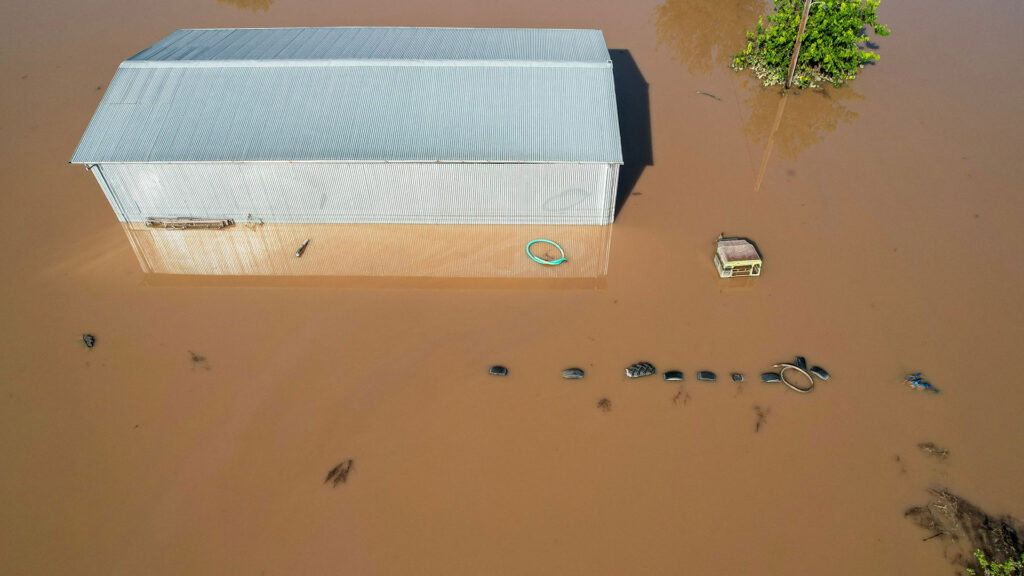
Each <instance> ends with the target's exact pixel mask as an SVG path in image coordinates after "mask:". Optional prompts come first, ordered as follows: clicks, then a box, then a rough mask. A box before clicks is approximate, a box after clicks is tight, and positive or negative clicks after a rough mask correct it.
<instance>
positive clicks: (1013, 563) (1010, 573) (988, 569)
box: [967, 550, 1024, 576]
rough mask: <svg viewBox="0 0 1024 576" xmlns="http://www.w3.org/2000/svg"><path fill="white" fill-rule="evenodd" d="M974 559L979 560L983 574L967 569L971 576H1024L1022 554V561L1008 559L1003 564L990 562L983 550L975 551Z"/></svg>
mask: <svg viewBox="0 0 1024 576" xmlns="http://www.w3.org/2000/svg"><path fill="white" fill-rule="evenodd" d="M974 557H975V558H977V560H978V564H979V565H980V566H981V569H982V570H983V572H981V574H979V573H978V572H977V571H976V570H974V569H972V568H968V569H967V573H968V574H971V576H1022V575H1024V554H1021V556H1020V560H1014V559H1013V558H1010V559H1008V560H1007V561H1006V562H1003V563H1002V564H1000V563H998V562H992V561H990V560H989V559H988V558H987V557H986V556H985V553H984V552H982V551H981V550H975V551H974Z"/></svg>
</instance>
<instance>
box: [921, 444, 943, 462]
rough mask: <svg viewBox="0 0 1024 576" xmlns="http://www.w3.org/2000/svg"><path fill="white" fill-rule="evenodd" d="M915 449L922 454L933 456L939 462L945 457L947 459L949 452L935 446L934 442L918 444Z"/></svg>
mask: <svg viewBox="0 0 1024 576" xmlns="http://www.w3.org/2000/svg"><path fill="white" fill-rule="evenodd" d="M917 447H918V448H920V449H921V451H922V452H924V453H925V454H927V455H929V456H935V457H936V458H938V459H939V460H945V459H946V458H947V457H949V450H946V449H945V448H942V447H941V446H936V445H935V443H934V442H922V443H920V444H918V445H917Z"/></svg>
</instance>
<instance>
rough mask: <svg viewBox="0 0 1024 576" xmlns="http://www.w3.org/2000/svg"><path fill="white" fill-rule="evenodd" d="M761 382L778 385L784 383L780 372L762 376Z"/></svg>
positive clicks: (766, 373) (767, 373)
mask: <svg viewBox="0 0 1024 576" xmlns="http://www.w3.org/2000/svg"><path fill="white" fill-rule="evenodd" d="M761 382H764V383H765V384H778V383H781V382H782V375H781V374H779V373H778V372H765V373H764V374H761Z"/></svg>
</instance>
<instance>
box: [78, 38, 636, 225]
mask: <svg viewBox="0 0 1024 576" xmlns="http://www.w3.org/2000/svg"><path fill="white" fill-rule="evenodd" d="M71 162H72V163H75V164H83V165H85V166H86V167H87V168H88V169H89V170H91V171H92V173H93V174H94V175H95V177H96V180H97V181H98V182H99V184H100V187H101V188H102V189H103V192H104V193H105V194H106V196H107V199H108V200H109V201H110V204H111V206H112V207H113V208H114V211H115V212H116V213H117V217H118V219H119V220H121V221H122V222H143V221H145V220H146V219H147V218H179V217H187V218H232V219H236V220H239V219H246V218H255V219H259V220H262V221H264V222H268V223H273V222H317V223H320V222H323V223H354V222H373V223H424V224H434V223H458V224H476V223H480V224H484V223H486V224H609V223H611V221H612V219H613V217H614V210H615V195H616V186H617V179H618V173H619V167H620V165H621V164H622V148H621V143H620V140H619V125H618V120H617V114H616V102H615V85H614V81H613V78H612V64H611V59H610V57H609V53H608V49H607V46H606V45H605V41H604V36H603V34H602V33H601V31H599V30H522V29H448V28H280V29H215V30H178V31H177V32H174V33H173V34H171V35H170V36H167V37H166V38H164V39H163V40H161V41H159V42H157V43H156V44H154V45H153V46H151V47H149V48H147V49H145V50H143V51H142V52H140V53H139V54H137V55H135V56H133V57H131V58H129V59H128V60H127V61H125V62H123V63H122V64H121V65H120V66H119V67H118V69H117V73H116V74H115V75H114V79H113V80H112V81H111V83H110V86H109V88H108V89H107V91H106V94H105V95H104V97H103V100H102V101H101V103H100V105H99V108H98V109H97V111H96V114H95V115H94V116H93V118H92V121H91V122H90V123H89V126H88V128H87V129H86V131H85V135H84V136H83V137H82V141H81V142H80V143H79V145H78V148H77V149H76V150H75V152H74V155H73V157H72V159H71Z"/></svg>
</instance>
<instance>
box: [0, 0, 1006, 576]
mask: <svg viewBox="0 0 1024 576" xmlns="http://www.w3.org/2000/svg"><path fill="white" fill-rule="evenodd" d="M761 9H762V6H761V4H760V2H752V1H747V0H727V1H726V0H722V1H718V0H689V1H687V0H668V1H666V2H661V1H659V0H655V1H651V2H633V3H618V4H612V3H597V4H594V3H583V2H573V1H569V2H546V1H545V2H535V1H532V0H525V1H522V2H516V3H469V2H461V1H455V2H452V1H445V2H432V1H419V2H415V3H411V4H409V5H404V4H394V3H386V2H369V1H367V2H326V1H321V2H298V1H297V0H295V1H292V0H276V1H274V2H271V1H270V0H255V1H245V0H203V1H198V0H196V1H185V2H161V3H154V2H127V3H126V2H97V1H93V0H86V1H83V2H75V3H62V4H55V3H49V2H33V3H28V2H19V3H8V4H6V5H5V6H4V8H3V10H2V13H3V15H4V17H3V18H0V31H2V33H0V79H2V82H0V111H2V114H0V162H2V166H3V170H2V172H0V184H2V189H3V194H4V210H3V211H2V215H0V219H2V222H0V224H2V225H0V239H2V245H4V246H6V249H5V250H4V251H3V252H2V253H0V269H2V270H3V271H4V273H3V284H2V286H3V288H2V290H3V294H2V298H0V314H2V317H3V319H4V324H3V326H4V330H3V331H2V332H0V354H2V362H0V386H2V392H3V396H2V399H0V422H2V423H3V434H2V435H0V455H2V457H3V461H4V472H5V473H4V474H3V475H0V495H2V499H3V500H2V502H0V504H2V508H3V510H4V513H3V520H2V522H0V572H2V573H6V574H57V573H60V574H64V573H82V574H322V573H338V574H427V573H429V574H524V573H530V574H629V573H643V574H680V573H683V574H768V575H782V574H786V575H803V574H808V575H809V574H822V573H827V574H850V575H853V574H857V575H860V574H867V573H872V574H875V573H881V574H944V573H953V571H954V569H953V567H952V566H951V565H950V564H949V563H948V561H947V560H946V559H945V558H944V557H943V554H944V551H945V550H946V547H947V543H945V542H943V541H942V539H941V538H938V539H934V540H931V541H928V542H922V541H921V540H922V538H923V537H926V536H927V534H923V533H922V531H921V530H920V529H919V528H917V527H915V526H914V525H913V524H912V523H910V522H909V521H907V520H905V519H904V518H903V512H904V510H905V509H906V508H907V507H908V506H911V505H916V504H923V503H924V502H925V501H926V500H927V497H928V495H927V493H926V491H925V490H926V489H927V488H928V487H930V486H939V485H941V486H947V487H949V488H950V489H952V490H953V491H955V492H957V493H960V494H962V495H964V496H965V497H967V498H969V499H971V500H972V501H973V502H975V503H976V504H978V505H979V506H981V507H982V508H984V509H986V510H990V511H992V512H995V513H1009V514H1013V515H1015V516H1017V517H1024V498H1022V497H1021V496H1022V495H1024V491H1022V489H1021V484H1020V478H1021V477H1022V476H1024V460H1022V458H1021V456H1020V453H1021V450H1020V447H1021V445H1022V443H1024V426H1022V425H1021V422H1022V419H1021V411H1022V408H1024V386H1022V385H1021V382H1020V381H1019V379H1018V378H1017V374H1018V373H1019V370H1018V369H1017V367H1016V361H1017V359H1018V356H1017V354H1018V353H1019V350H1020V347H1021V343H1022V340H1024V311H1022V310H1024V309H1022V307H1021V306H1020V296H1021V293H1022V287H1024V255H1022V254H1024V253H1022V251H1021V250H1020V246H1021V245H1022V244H1024V227H1022V226H1021V225H1020V220H1021V215H1022V214H1024V197H1022V195H1021V194H1020V189H1021V182H1022V181H1024V178H1022V176H1024V168H1022V163H1021V161H1020V150H1021V149H1022V145H1024V136H1022V134H1024V115H1022V114H1021V112H1020V103H1021V102H1024V79H1022V77H1021V75H1020V74H1019V72H1020V71H1021V69H1022V66H1021V65H1022V56H1021V54H1024V35H1022V32H1021V30H1022V25H1024V9H1022V5H1021V4H1020V3H1019V2H1017V1H1016V0H992V1H989V2H985V3H983V4H982V5H972V4H970V3H963V2H952V1H949V0H940V1H938V2H927V3H926V2H895V1H892V0H886V2H884V3H883V6H882V8H881V16H882V18H881V19H882V21H883V22H884V23H886V24H889V25H890V26H891V27H892V29H893V34H892V36H890V37H888V38H884V39H880V40H879V44H880V48H879V53H880V54H881V56H882V59H881V60H880V61H879V63H878V64H877V65H875V66H869V67H867V68H866V69H865V70H864V71H863V73H862V75H861V77H860V78H858V79H857V80H856V81H855V82H854V83H853V85H852V86H850V87H848V88H843V89H840V90H837V89H828V90H827V91H825V93H824V94H818V93H813V92H804V93H802V94H800V95H798V96H797V95H790V96H788V97H786V99H785V101H784V102H785V103H784V104H783V100H782V97H781V96H780V95H779V93H778V91H776V90H762V89H760V88H759V87H758V86H757V85H756V83H755V82H754V81H752V80H751V79H750V78H749V77H748V76H746V75H745V74H736V73H733V72H731V71H729V70H728V69H727V67H726V66H727V63H728V56H729V54H730V53H731V52H732V51H734V50H735V49H737V48H738V47H739V46H740V44H741V42H742V30H743V28H744V27H745V26H748V25H751V24H752V23H753V20H754V19H756V14H758V13H759V11H760V10H761ZM307 25H403V26H406V25H407V26H416V25H430V26H502V27H574V28H601V29H603V30H604V32H605V36H606V39H607V41H608V45H609V47H610V48H612V49H616V50H626V51H628V52H629V55H630V56H631V58H632V59H633V61H635V63H636V66H637V68H638V69H639V71H640V73H642V75H643V77H644V79H645V80H646V82H647V84H648V94H649V103H650V116H651V130H650V134H651V137H652V143H653V148H652V150H653V165H652V166H649V167H647V168H646V169H645V170H644V171H643V173H642V174H641V175H640V177H639V180H638V181H637V182H636V186H635V188H634V194H633V195H632V196H631V197H630V198H629V199H628V201H627V202H626V203H625V204H624V206H623V207H622V210H621V212H620V214H619V217H618V219H617V221H616V223H615V224H614V227H613V230H614V235H613V236H614V238H613V241H611V242H610V244H609V245H608V250H610V253H609V254H608V258H607V269H606V273H605V274H603V275H600V276H601V279H600V281H599V282H596V283H594V284H592V285H589V284H588V285H585V286H584V287H583V288H582V289H581V288H580V286H579V285H578V284H573V285H571V286H569V287H568V288H567V287H566V286H565V285H563V284H559V283H552V284H543V283H542V284H537V283H536V282H529V281H528V279H524V280H522V284H519V283H517V282H519V281H517V280H511V281H509V280H508V279H504V280H502V281H501V282H498V283H487V282H484V283H483V284H481V283H480V282H479V281H467V280H465V279H460V278H448V279H443V278H442V279H437V278H423V279H417V278H403V279H378V280H375V281H371V282H366V281H360V282H355V281H347V280H345V279H344V278H335V279H316V278H312V279H304V280H301V281H299V280H296V281H294V282H292V281H286V280H280V279H277V280H274V281H268V279H267V278H257V279H252V280H249V281H246V280H239V281H232V282H225V283H217V282H210V281H208V280H204V279H203V278H197V277H190V276H170V277H168V276H163V277H162V276H161V275H159V274H156V275H154V274H146V273H144V272H143V268H142V267H141V266H140V263H139V260H138V259H137V258H136V255H135V253H134V252H133V249H132V245H131V242H129V240H128V238H127V237H126V234H125V231H124V230H123V229H122V227H121V226H120V225H119V224H118V222H117V220H116V219H115V217H114V213H113V211H112V210H111V209H110V207H109V205H108V204H107V202H106V200H105V198H104V196H103V194H102V193H101V191H100V189H99V188H98V186H97V185H96V182H95V181H94V180H93V178H92V177H91V176H90V175H89V174H88V173H87V172H86V171H85V170H83V169H81V167H77V166H75V167H72V166H68V165H67V164H66V162H67V160H68V158H69V157H70V155H71V152H72V150H73V149H74V147H75V145H76V143H77V141H78V139H79V138H80V136H81V134H82V132H83V130H84V128H85V126H86V124H87V123H88V121H89V118H90V117H91V115H92V113H93V111H94V110H95V107H96V105H97V103H98V102H99V99H100V97H101V96H102V94H103V89H104V87H105V86H106V83H107V82H109V80H110V78H111V77H112V75H113V73H114V70H115V68H116V66H117V64H118V63H119V62H120V61H121V60H123V59H125V58H127V57H128V56H130V55H132V54H134V53H136V52H138V51H139V50H141V49H142V48H144V47H146V46H148V45H149V44H151V43H153V42H155V41H156V40H158V39H159V38H161V37H163V36H164V35H166V34H168V33H169V32H171V31H172V30H174V29H176V28H185V27H258V26H307ZM697 91H702V92H706V93H710V94H714V95H715V96H716V97H717V98H719V99H720V100H717V99H714V98H711V97H708V96H706V95H703V94H698V93H697ZM780 109H781V110H782V112H781V113H780ZM623 129H624V131H625V130H627V129H631V128H629V127H624V128H623ZM641 132H643V131H642V130H641ZM720 232H726V233H727V234H736V235H743V236H749V237H751V238H753V239H755V240H756V241H757V242H758V244H759V246H760V247H761V248H762V250H763V252H764V254H765V266H764V274H763V276H762V277H760V278H758V279H756V280H751V281H739V282H726V281H721V280H719V279H718V278H717V277H716V275H715V273H714V268H713V266H712V263H711V256H712V250H713V248H712V246H713V241H714V239H715V237H716V236H718V234H719V233H720ZM83 332H90V333H93V334H95V335H96V338H97V343H96V346H95V348H93V349H92V350H88V349H86V347H85V346H84V345H83V344H82V342H81V340H80V338H81V334H82V333H83ZM795 354H803V355H806V356H807V357H808V360H809V361H810V362H811V363H812V364H820V365H822V366H825V367H826V368H828V370H829V371H830V372H831V373H832V375H833V378H832V379H831V380H830V381H829V382H827V383H824V384H820V385H819V386H818V387H817V389H815V391H814V392H813V393H811V394H809V395H798V394H795V393H793V392H790V391H787V390H786V389H784V388H781V387H779V386H777V385H773V386H769V385H763V384H761V383H760V382H759V381H756V380H757V374H758V373H760V372H762V371H764V370H766V369H768V368H769V367H770V366H771V364H772V363H774V362H778V361H783V360H788V359H790V358H792V357H793V355H795ZM196 357H202V358H203V359H202V360H195V358H196ZM638 360H649V361H650V362H652V363H654V364H655V365H656V366H658V368H659V369H660V370H666V369H672V368H677V369H681V370H684V371H685V372H686V375H687V380H686V382H684V383H683V385H682V387H680V386H677V385H672V384H669V383H666V382H663V381H661V380H660V379H655V378H649V379H646V380H640V381H635V382H627V381H626V380H625V378H624V376H623V375H622V370H623V367H624V366H626V365H627V364H630V363H632V362H636V361H638ZM496 363H500V364H503V365H506V366H508V367H509V370H510V374H509V376H508V377H507V378H505V379H498V378H495V377H490V376H488V375H487V368H488V366H490V365H491V364H496ZM571 366H578V367H580V368H583V369H585V370H587V378H586V379H584V380H582V381H563V380H562V379H561V377H560V373H561V370H562V369H563V368H567V367H571ZM702 369H707V370H715V371H717V372H718V374H719V382H718V383H717V384H708V383H701V382H696V381H694V380H693V376H694V373H695V371H696V370H702ZM914 370H924V371H925V372H926V373H927V375H928V377H929V379H930V380H931V381H932V382H933V383H934V384H935V385H936V386H938V387H939V388H940V389H941V390H942V393H941V394H940V395H938V396H934V395H929V394H925V393H921V392H912V391H909V390H908V389H907V388H906V387H905V386H902V385H900V383H899V382H900V380H901V379H902V377H903V375H904V374H905V373H907V372H908V371H914ZM733 371H736V372H745V373H746V374H747V383H746V384H744V385H743V386H742V387H739V386H736V385H735V384H733V383H731V382H725V381H723V377H725V380H727V379H728V378H727V375H728V373H729V372H733ZM602 398H607V399H609V400H610V402H611V409H610V410H609V411H603V410H601V409H598V408H597V403H598V401H599V400H600V399H602ZM755 407H758V408H760V409H761V410H762V411H767V416H766V419H765V422H764V423H763V425H762V426H761V428H760V430H759V431H758V432H756V433H755V424H756V421H757V416H756V413H755ZM924 441H933V442H935V443H936V444H939V445H941V446H943V447H945V448H948V449H949V450H950V457H949V458H948V459H946V460H944V461H939V460H936V459H934V458H929V457H928V456H926V455H925V454H922V453H920V452H919V451H918V450H917V448H916V445H917V443H919V442H924ZM897 457H898V459H897ZM349 458H351V459H353V461H354V464H353V467H352V470H351V472H350V474H349V476H348V479H347V482H345V483H343V484H340V485H338V486H337V487H332V486H331V485H327V484H324V478H325V476H326V474H327V472H328V471H329V470H330V469H331V468H333V467H334V466H335V465H337V464H338V463H339V462H342V461H344V460H346V459H349Z"/></svg>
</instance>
